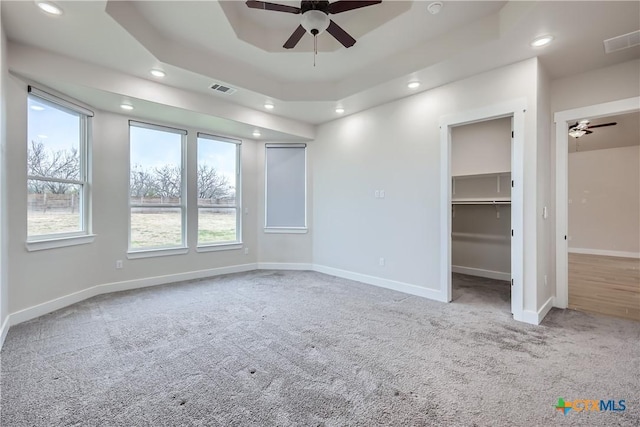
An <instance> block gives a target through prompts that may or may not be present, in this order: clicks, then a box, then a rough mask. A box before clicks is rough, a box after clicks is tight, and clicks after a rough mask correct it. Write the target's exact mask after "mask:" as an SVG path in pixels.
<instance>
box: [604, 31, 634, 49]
mask: <svg viewBox="0 0 640 427" xmlns="http://www.w3.org/2000/svg"><path fill="white" fill-rule="evenodd" d="M638 45H640V30H638V31H634V32H632V33H629V34H623V35H621V36H618V37H613V38H611V39H607V40H605V41H604V51H605V52H606V53H611V52H617V51H619V50H622V49H627V48H630V47H634V46H638Z"/></svg>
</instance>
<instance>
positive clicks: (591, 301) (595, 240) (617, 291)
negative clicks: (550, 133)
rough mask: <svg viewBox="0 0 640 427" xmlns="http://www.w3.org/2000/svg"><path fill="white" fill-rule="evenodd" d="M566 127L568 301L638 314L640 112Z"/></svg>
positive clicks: (623, 314) (586, 309)
mask: <svg viewBox="0 0 640 427" xmlns="http://www.w3.org/2000/svg"><path fill="white" fill-rule="evenodd" d="M568 126H569V138H568V162H567V163H568V170H567V177H568V187H567V188H568V200H567V203H568V237H567V242H568V255H567V258H568V308H569V309H574V310H579V311H584V312H590V313H598V314H605V315H610V316H615V317H622V318H628V319H633V320H640V220H639V218H640V113H639V112H637V111H636V112H631V113H624V114H616V115H612V116H605V117H598V118H589V117H584V118H581V119H579V120H576V121H575V122H574V123H569V125H568Z"/></svg>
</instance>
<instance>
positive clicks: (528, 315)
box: [516, 297, 554, 325]
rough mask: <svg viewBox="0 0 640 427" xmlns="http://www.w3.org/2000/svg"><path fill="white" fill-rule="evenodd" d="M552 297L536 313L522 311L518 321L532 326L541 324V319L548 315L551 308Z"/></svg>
mask: <svg viewBox="0 0 640 427" xmlns="http://www.w3.org/2000/svg"><path fill="white" fill-rule="evenodd" d="M553 300H554V298H553V297H549V299H548V300H547V301H546V302H545V303H544V304H542V307H540V309H539V310H538V311H532V310H524V311H523V312H522V319H516V320H520V321H522V322H525V323H530V324H532V325H539V324H540V323H541V322H542V319H544V317H545V316H546V315H547V314H548V313H549V310H551V308H552V307H553Z"/></svg>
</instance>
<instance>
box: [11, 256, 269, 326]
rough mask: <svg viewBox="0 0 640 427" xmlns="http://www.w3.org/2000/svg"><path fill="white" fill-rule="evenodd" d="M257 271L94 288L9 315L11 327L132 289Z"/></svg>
mask: <svg viewBox="0 0 640 427" xmlns="http://www.w3.org/2000/svg"><path fill="white" fill-rule="evenodd" d="M255 269H256V264H242V265H234V266H230V267H219V268H211V269H207V270H197V271H189V272H186V273H177V274H169V275H166V276H156V277H148V278H144V279H134V280H126V281H123V282H114V283H106V284H103V285H97V286H92V287H91V288H87V289H83V290H82V291H78V292H74V293H72V294H69V295H65V296H63V297H60V298H56V299H53V300H51V301H47V302H44V303H42V304H38V305H34V306H33V307H29V308H25V309H23V310H20V311H16V312H14V313H11V314H10V315H9V325H11V326H13V325H17V324H18V323H22V322H26V321H28V320H31V319H35V318H36V317H40V316H42V315H45V314H47V313H51V312H53V311H56V310H59V309H61V308H64V307H67V306H69V305H71V304H75V303H77V302H80V301H83V300H86V299H88V298H91V297H94V296H97V295H101V294H108V293H111V292H119V291H128V290H131V289H138V288H146V287H149V286H157V285H166V284H168V283H175V282H183V281H186V280H196V279H204V278H206V277H213V276H219V275H222V274H230V273H242V272H245V271H253V270H255Z"/></svg>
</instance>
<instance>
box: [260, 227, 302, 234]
mask: <svg viewBox="0 0 640 427" xmlns="http://www.w3.org/2000/svg"><path fill="white" fill-rule="evenodd" d="M264 232H265V233H277V234H306V233H308V232H309V229H307V227H299V228H288V227H265V229H264Z"/></svg>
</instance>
